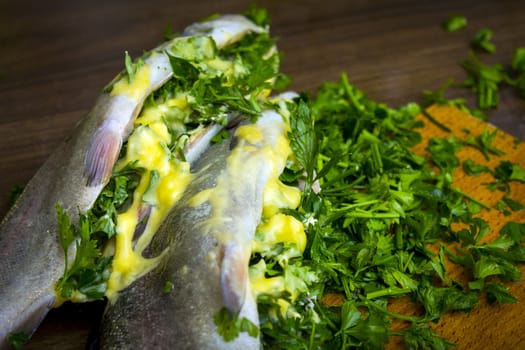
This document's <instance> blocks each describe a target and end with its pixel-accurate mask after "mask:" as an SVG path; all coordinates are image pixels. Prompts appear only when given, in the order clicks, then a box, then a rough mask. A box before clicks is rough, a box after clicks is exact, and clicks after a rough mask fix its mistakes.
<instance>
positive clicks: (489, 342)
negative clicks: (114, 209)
mask: <svg viewBox="0 0 525 350" xmlns="http://www.w3.org/2000/svg"><path fill="white" fill-rule="evenodd" d="M428 111H429V113H431V114H432V115H433V116H434V117H435V118H436V119H438V120H439V121H440V122H441V123H443V124H445V125H446V126H447V127H448V128H450V129H451V133H448V132H445V131H443V130H442V129H440V128H439V127H437V126H436V125H435V124H433V123H431V122H430V121H429V120H428V119H426V118H425V117H423V116H420V117H419V118H421V119H422V120H423V121H424V122H425V127H424V128H423V129H421V130H420V131H421V133H422V136H423V138H424V141H423V142H422V143H421V144H419V145H418V146H417V147H416V151H417V152H418V153H420V154H423V153H424V152H425V151H424V149H425V147H426V146H427V143H428V140H429V139H431V138H432V137H450V136H451V135H454V136H456V137H458V138H460V139H465V138H466V137H468V136H469V135H473V136H476V135H479V134H480V133H481V132H482V131H483V130H488V131H491V132H492V131H493V130H494V129H495V128H494V127H493V126H491V125H489V124H487V123H484V122H482V121H480V120H478V119H475V118H474V117H471V116H469V115H467V114H465V113H463V112H461V111H459V110H457V109H455V108H452V107H436V106H433V107H431V108H429V109H428ZM467 131H468V133H467ZM493 145H494V146H496V147H497V148H498V149H501V150H503V151H505V153H506V154H505V155H503V156H492V157H491V160H490V161H487V160H486V159H485V157H484V156H483V155H482V153H481V152H479V151H478V150H476V149H474V148H471V147H464V148H463V149H462V150H461V151H459V153H458V156H459V158H460V159H461V160H465V159H468V158H471V159H472V160H474V161H475V162H476V163H480V164H484V165H487V166H489V167H491V168H494V167H495V166H497V165H498V164H499V162H500V161H501V160H509V161H512V162H516V163H519V164H520V165H521V166H522V167H525V156H524V155H525V143H523V142H519V143H518V142H516V139H515V138H514V137H513V136H510V135H508V134H506V133H504V132H502V131H500V130H498V131H497V137H496V139H495V141H494V143H493ZM454 175H455V182H454V183H455V186H456V187H457V188H459V189H461V190H463V191H464V192H466V193H469V194H470V195H472V196H473V197H475V198H476V199H478V200H480V201H482V202H483V203H485V204H487V205H490V206H494V205H495V204H496V203H497V202H499V201H500V200H501V198H502V197H503V193H502V192H498V191H495V192H491V191H489V190H488V189H487V188H486V187H485V186H484V185H483V183H485V182H490V181H492V180H493V179H492V177H491V175H488V174H482V175H479V176H468V175H467V174H465V173H464V172H463V170H462V169H461V168H458V169H457V171H456V173H455V174H454ZM511 198H513V199H515V200H518V201H521V202H522V203H523V202H525V184H523V183H518V182H513V183H511ZM480 216H481V217H482V218H484V219H485V220H487V222H488V223H489V224H490V227H491V228H492V231H491V233H490V234H489V235H487V239H489V240H490V239H494V238H495V237H496V236H497V233H498V232H499V230H500V229H501V227H503V225H504V224H505V223H506V222H507V221H510V220H512V221H517V222H521V223H523V222H525V210H522V211H519V212H513V213H512V215H510V216H504V215H503V214H502V213H501V212H500V211H498V210H496V209H492V210H483V211H482V212H481V213H480ZM448 268H449V270H450V276H451V277H452V278H454V279H456V280H459V281H462V280H464V279H465V276H464V275H463V273H462V271H461V270H460V269H458V268H457V267H456V266H454V265H449V266H448ZM521 271H522V273H523V274H524V276H525V264H524V265H522V266H521ZM508 286H510V290H511V292H512V293H513V294H514V295H515V296H516V297H517V299H518V302H517V303H516V304H509V305H502V306H500V305H488V304H487V303H486V302H485V301H484V299H483V298H482V299H481V300H480V306H479V307H477V308H475V309H474V310H473V311H472V312H470V313H463V312H462V313H452V314H448V315H445V316H443V317H442V318H441V320H440V322H439V323H437V324H435V325H434V327H435V329H436V330H437V332H438V333H439V334H441V335H442V336H444V337H445V338H447V339H449V340H450V341H452V342H456V343H458V347H457V349H469V350H470V349H525V332H524V329H525V317H524V315H525V285H524V284H523V283H510V284H508ZM98 308H99V309H100V306H98ZM391 309H392V310H393V311H396V312H400V313H415V312H417V310H415V308H414V307H413V305H411V304H410V303H409V302H407V300H406V299H399V300H397V301H396V302H395V303H394V304H393V305H392V308H391ZM75 313H76V314H75ZM57 315H58V316H59V317H58V316H57ZM85 316H86V313H85V311H84V312H78V310H76V309H75V310H74V311H73V314H72V315H70V314H68V311H66V312H63V311H62V312H58V313H55V314H53V316H52V317H48V319H46V321H45V322H44V324H43V325H42V327H41V329H40V330H39V331H38V332H37V333H36V334H35V336H34V337H33V339H32V340H31V341H30V342H29V344H28V346H27V349H44V348H45V349H55V348H56V349H84V348H85V344H86V342H87V337H88V334H89V332H90V329H91V328H92V327H93V323H94V321H92V322H91V323H90V322H86V320H85V319H82V317H85ZM89 317H91V318H93V317H94V316H93V314H89ZM394 326H395V327H402V326H403V324H400V323H398V324H395V325H394ZM402 348H403V346H402V344H401V342H400V339H398V338H395V337H393V338H392V340H391V342H390V343H389V344H388V346H387V349H402Z"/></svg>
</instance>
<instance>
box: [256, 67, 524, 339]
mask: <svg viewBox="0 0 525 350" xmlns="http://www.w3.org/2000/svg"><path fill="white" fill-rule="evenodd" d="M420 111H421V108H419V106H417V105H415V104H408V105H406V106H404V107H402V108H400V109H399V110H394V109H391V108H389V107H388V106H386V105H384V104H381V103H377V102H374V101H372V100H370V99H368V97H367V96H366V95H365V94H364V93H363V92H362V91H360V90H359V89H357V88H355V87H354V86H352V85H350V84H349V83H348V80H347V79H346V76H344V75H343V77H342V79H341V81H340V82H338V83H325V84H324V85H322V87H321V88H320V90H319V91H318V93H317V95H316V96H315V97H314V98H313V99H310V100H308V99H307V98H304V97H303V98H302V99H301V100H298V101H296V106H295V108H292V113H291V131H290V142H291V147H292V150H293V151H294V152H295V154H296V158H297V163H298V164H291V165H290V166H289V167H288V169H287V170H286V172H285V176H282V177H281V179H283V181H290V183H293V182H294V181H296V179H297V178H302V179H303V180H304V182H305V184H306V185H305V188H304V190H303V201H302V203H301V206H300V208H299V209H298V210H297V211H295V212H294V213H292V214H293V215H294V216H295V217H297V218H299V219H301V220H302V222H303V223H304V225H305V230H306V234H307V237H308V242H307V247H306V250H305V252H304V255H303V256H302V257H297V258H294V259H291V260H290V261H288V265H287V266H285V267H283V268H282V269H280V268H279V265H278V264H277V263H276V262H275V261H274V260H272V257H264V259H265V264H266V266H267V274H268V276H278V275H283V276H284V275H286V273H287V271H288V270H289V269H294V268H295V271H303V273H304V274H305V276H306V272H307V273H308V276H309V277H308V278H304V280H303V281H304V283H306V285H307V287H308V288H307V289H306V290H305V291H303V292H301V293H300V295H299V296H298V297H296V298H295V299H293V300H292V299H291V298H290V295H289V294H288V293H284V294H266V295H261V296H259V298H258V303H259V313H260V320H261V325H260V330H261V332H262V340H263V345H264V347H265V348H266V347H267V348H290V349H304V348H318V349H332V348H359V349H380V348H383V346H384V345H385V344H386V343H387V342H388V341H389V339H390V338H391V337H399V338H400V339H402V341H403V342H404V343H405V346H406V347H407V348H434V349H448V348H451V347H453V346H454V344H453V343H451V342H450V341H447V340H446V339H443V338H442V337H441V336H440V335H439V334H437V333H436V331H435V330H434V329H433V328H432V327H430V322H439V319H440V317H441V316H442V315H444V314H446V313H448V312H452V311H454V312H461V311H470V310H472V309H473V308H475V307H476V306H477V304H478V300H479V299H480V298H481V297H482V296H483V295H486V297H487V299H488V300H489V302H491V303H514V302H516V299H515V297H514V296H512V294H511V293H510V292H509V290H508V288H507V286H506V285H504V284H503V283H505V282H508V281H517V280H519V278H520V272H519V269H518V268H517V266H516V264H517V263H520V262H522V261H524V260H523V258H524V256H523V242H524V236H525V232H524V229H523V225H522V224H518V223H512V222H511V223H508V224H507V225H506V226H505V227H504V228H503V229H502V230H501V232H500V236H499V237H498V238H496V239H495V240H494V241H492V242H485V240H483V238H484V237H485V236H486V235H487V234H488V233H489V231H490V226H489V224H488V223H487V222H486V221H485V220H483V219H481V218H479V217H477V216H476V215H475V214H477V213H478V212H479V211H480V210H482V209H488V208H489V207H488V206H487V205H485V204H483V203H481V202H479V201H476V200H475V198H473V197H471V196H469V195H468V194H466V193H464V192H462V191H461V190H459V189H457V188H454V187H453V186H452V173H453V172H454V170H455V169H456V168H457V167H459V166H462V165H463V166H464V167H466V168H468V169H469V171H471V172H475V173H479V172H485V171H490V172H492V171H494V170H492V169H488V168H485V167H482V166H480V165H477V164H474V163H473V162H472V161H466V162H464V163H463V164H462V163H461V162H460V160H459V159H458V158H457V156H456V155H455V154H456V152H457V151H458V150H459V149H460V148H461V147H463V146H464V142H463V141H461V140H459V139H456V138H453V137H448V138H441V139H438V138H434V139H431V140H430V142H429V145H428V148H427V152H428V154H427V156H426V157H422V156H419V155H416V154H415V153H414V152H413V151H412V150H411V147H412V146H414V145H415V144H417V143H419V142H420V141H421V136H420V135H419V133H418V132H417V129H418V128H420V127H421V126H422V124H421V122H420V121H418V120H417V119H415V116H416V115H417V114H418V113H420ZM314 122H315V128H314V127H312V126H313V124H314ZM494 135H495V134H492V133H485V134H481V135H480V136H479V137H478V138H477V139H475V141H473V142H476V145H477V146H478V147H477V148H478V149H479V150H480V151H482V152H483V151H484V150H485V152H487V154H494V155H497V154H499V152H498V151H499V150H497V149H495V148H494V147H493V146H492V141H493V138H494ZM469 146H470V145H469ZM430 164H432V167H431V166H430ZM433 167H436V168H437V169H438V170H439V171H436V170H435V168H433ZM498 173H500V175H499V176H500V177H501V178H502V181H510V179H511V178H512V179H514V178H516V177H518V178H519V177H520V175H519V174H520V170H519V168H515V166H514V165H511V164H508V163H502V165H501V168H500V170H499V171H498ZM293 174H295V175H293ZM503 179H505V180H503ZM315 182H318V183H319V184H320V188H321V190H320V191H317V192H316V191H314V190H313V189H312V188H308V187H309V186H310V187H312V186H313V185H314V183H315ZM507 201H508V200H507ZM508 202H509V203H510V205H512V206H513V207H514V208H516V209H518V208H520V205H519V203H515V201H512V202H510V201H508ZM289 212H292V211H289ZM287 213H288V212H287ZM457 223H462V224H463V225H462V226H461V227H462V228H461V229H454V228H453V227H455V226H453V225H455V224H457ZM259 259H260V257H253V259H252V260H253V261H254V262H257V264H260V260H259ZM273 259H275V258H273ZM447 260H448V261H451V262H453V263H454V264H456V265H458V266H460V267H461V268H463V269H464V270H465V271H466V274H467V275H468V276H469V281H467V282H464V283H463V282H460V281H456V280H454V279H453V278H452V277H451V276H449V274H448V272H447V269H446V264H445V262H446V261H447ZM276 267H277V269H276ZM334 295H335V296H338V297H337V298H335V300H339V301H336V302H333V300H334V297H333V296H334ZM400 296H409V297H410V298H411V299H412V300H413V302H414V303H416V304H417V305H419V306H420V307H421V309H422V310H423V313H422V314H419V315H415V316H414V315H404V314H398V313H395V312H392V311H390V310H389V308H388V306H389V305H390V304H391V302H392V301H393V300H394V299H395V298H398V297H400ZM282 302H289V303H291V306H290V309H288V311H284V310H282V308H281V306H280V305H282ZM290 310H291V311H290ZM395 319H398V320H401V321H403V322H404V323H405V327H404V328H402V329H401V330H396V331H393V330H392V329H391V328H390V327H391V324H392V322H393V321H394V320H395Z"/></svg>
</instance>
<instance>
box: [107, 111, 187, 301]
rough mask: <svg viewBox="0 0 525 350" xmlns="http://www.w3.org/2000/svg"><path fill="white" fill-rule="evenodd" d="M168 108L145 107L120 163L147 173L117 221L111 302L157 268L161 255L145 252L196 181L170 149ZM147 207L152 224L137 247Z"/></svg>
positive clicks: (149, 223)
mask: <svg viewBox="0 0 525 350" xmlns="http://www.w3.org/2000/svg"><path fill="white" fill-rule="evenodd" d="M181 106H182V105H181ZM164 107H165V106H163V105H156V106H150V107H145V108H144V110H143V111H142V114H141V116H140V117H139V118H138V119H137V121H136V123H135V124H136V127H135V130H134V131H133V133H132V134H131V135H130V137H129V139H128V148H127V152H126V155H125V156H124V158H123V159H121V160H120V161H119V163H118V164H117V169H118V168H119V167H123V166H125V165H126V164H129V163H130V162H136V165H137V166H138V167H142V168H144V169H145V171H144V174H143V175H142V178H141V180H140V183H139V185H138V187H137V189H136V190H135V193H134V194H133V202H132V204H131V206H130V207H129V208H128V210H126V211H125V212H123V213H121V214H119V216H118V218H117V235H116V241H115V255H114V257H113V265H112V266H113V270H112V272H111V275H110V278H109V280H108V289H107V291H106V295H107V297H108V299H109V300H113V299H114V298H115V297H116V295H117V292H118V291H120V290H122V289H123V288H125V287H127V286H129V285H130V284H131V283H132V282H133V281H134V280H136V279H137V278H139V277H141V276H143V275H144V274H146V273H147V272H149V271H150V270H151V269H153V268H154V267H155V266H156V265H157V263H158V261H159V259H160V258H161V257H160V256H159V257H156V258H151V259H147V258H144V257H143V256H142V252H143V250H144V249H145V248H146V247H147V246H148V245H149V242H150V241H151V239H152V238H153V235H154V234H155V232H156V231H157V229H158V228H159V226H160V224H161V222H162V220H163V219H164V217H165V216H166V214H167V213H168V211H169V209H170V208H171V207H172V206H173V205H174V204H175V202H176V201H177V200H178V199H179V198H180V196H181V195H182V193H183V192H184V190H185V188H186V186H187V185H188V183H189V182H190V181H191V179H192V175H191V173H190V166H189V164H188V163H187V162H184V161H180V160H178V159H175V158H174V157H173V155H172V154H171V152H170V150H169V149H168V148H167V145H168V144H169V143H170V141H171V135H170V133H169V131H168V128H167V126H166V125H165V123H164V122H163V120H162V118H163V108H164ZM153 172H156V173H157V175H158V176H157V177H156V178H157V181H152V180H151V179H152V173H153ZM146 193H147V200H146V198H145V194H146ZM144 206H150V207H151V212H150V215H149V219H148V223H147V226H146V228H145V230H144V232H143V233H142V235H141V236H140V238H139V239H138V240H137V242H136V243H135V246H133V235H134V233H135V229H136V226H137V224H138V223H139V222H138V221H139V217H140V211H141V210H144Z"/></svg>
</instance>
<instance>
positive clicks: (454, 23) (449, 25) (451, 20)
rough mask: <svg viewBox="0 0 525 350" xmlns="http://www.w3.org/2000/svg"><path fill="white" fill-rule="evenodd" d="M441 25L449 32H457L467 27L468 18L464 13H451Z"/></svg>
mask: <svg viewBox="0 0 525 350" xmlns="http://www.w3.org/2000/svg"><path fill="white" fill-rule="evenodd" d="M441 27H442V28H443V30H445V31H447V32H455V31H458V30H460V29H464V28H466V27H467V18H466V17H465V16H462V15H450V16H449V17H448V18H447V19H446V20H445V21H444V22H443V23H442V24H441Z"/></svg>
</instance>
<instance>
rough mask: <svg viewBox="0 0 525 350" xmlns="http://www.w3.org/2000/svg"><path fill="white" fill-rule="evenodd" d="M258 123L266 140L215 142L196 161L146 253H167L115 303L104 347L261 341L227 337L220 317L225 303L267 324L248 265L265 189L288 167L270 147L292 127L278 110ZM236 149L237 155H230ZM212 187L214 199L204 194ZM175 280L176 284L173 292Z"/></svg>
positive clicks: (106, 321) (252, 344) (241, 345)
mask: <svg viewBox="0 0 525 350" xmlns="http://www.w3.org/2000/svg"><path fill="white" fill-rule="evenodd" d="M258 124H259V125H260V126H261V127H262V130H263V134H264V140H262V141H260V142H256V143H255V144H250V143H249V142H248V141H246V140H243V139H240V140H239V139H233V140H232V141H230V142H227V141H223V142H222V143H221V144H215V145H212V146H210V148H209V149H208V150H207V151H206V152H205V153H203V155H202V156H201V158H200V159H199V160H198V161H197V162H196V163H195V165H194V167H193V168H192V171H194V172H195V174H196V175H195V179H194V180H193V181H192V183H191V184H190V185H189V186H188V188H187V189H186V192H185V193H184V195H183V197H182V198H181V199H180V201H179V202H178V203H177V204H176V205H175V206H174V208H173V209H172V210H171V211H170V213H169V214H168V216H167V218H166V219H165V220H164V222H163V223H162V224H161V226H160V228H159V230H158V231H157V233H156V235H155V237H154V238H153V240H152V242H151V244H150V246H149V247H148V249H147V250H146V252H145V254H147V255H151V256H158V255H159V254H160V253H161V252H163V251H165V249H166V247H168V251H167V253H166V254H165V255H164V258H163V259H162V261H161V262H160V264H159V265H158V266H157V267H156V268H155V269H154V270H152V271H150V272H149V273H148V274H146V275H145V276H143V277H142V278H140V279H139V280H137V281H135V282H134V283H133V284H132V285H130V286H129V287H128V288H127V289H125V290H123V291H121V292H120V293H119V296H118V298H117V299H116V300H115V301H114V302H113V303H109V304H108V306H107V307H106V310H105V312H104V316H103V321H102V327H101V349H244V350H245V349H259V348H260V347H261V343H260V339H258V338H254V337H251V336H249V335H248V334H246V333H240V335H239V337H237V338H236V339H235V340H233V341H231V342H225V341H224V339H223V338H222V336H221V335H219V334H218V333H217V328H216V325H215V324H214V316H215V315H216V313H217V312H219V311H220V310H221V309H222V308H224V307H225V308H226V309H227V310H228V311H229V312H230V314H236V315H238V317H241V318H243V317H246V318H247V319H249V320H250V321H251V322H253V323H254V324H255V325H258V324H259V323H258V312H257V304H256V302H255V299H254V296H253V293H252V291H251V288H250V283H249V277H248V265H249V258H250V253H251V244H252V240H253V238H254V235H255V230H256V226H257V225H258V224H259V222H260V218H261V215H262V207H263V193H264V188H265V186H266V184H267V182H268V180H269V177H270V175H271V173H272V171H275V169H276V168H281V169H282V168H283V167H284V164H278V165H276V164H270V163H271V161H270V159H269V158H268V157H267V153H265V152H267V150H268V148H271V147H275V146H276V145H275V143H276V142H277V141H276V140H277V135H278V134H282V133H283V130H284V129H285V128H284V127H283V125H284V123H283V119H282V117H281V116H280V115H279V114H277V113H275V112H270V113H265V114H263V116H262V117H260V118H259V121H258ZM247 143H248V145H247ZM245 146H248V147H245ZM231 148H233V150H232V149H231ZM236 149H238V150H239V152H238V153H237V154H236V157H230V155H231V154H233V153H234V152H236ZM232 158H233V159H232ZM239 164H242V166H241V167H240V168H239ZM244 166H245V167H244ZM239 169H240V170H241V171H242V172H241V173H239ZM248 169H249V171H246V170H248ZM272 169H273V170H272ZM242 174H244V175H248V176H240V175H242ZM210 191H214V192H212V193H213V194H212V196H213V198H212V197H210V198H208V199H204V200H203V199H198V198H200V197H199V196H200V195H201V194H206V193H210ZM204 197H206V196H204ZM218 203H219V205H217V204H218ZM168 281H169V282H171V283H173V290H172V291H171V292H169V293H166V292H164V291H163V289H164V286H165V284H166V282H168ZM144 325H150V326H149V327H145V326H144Z"/></svg>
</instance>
